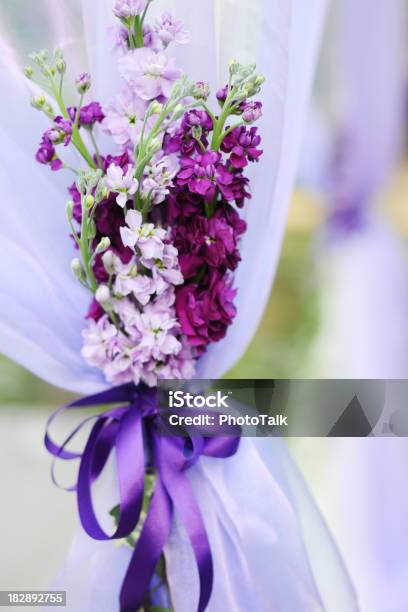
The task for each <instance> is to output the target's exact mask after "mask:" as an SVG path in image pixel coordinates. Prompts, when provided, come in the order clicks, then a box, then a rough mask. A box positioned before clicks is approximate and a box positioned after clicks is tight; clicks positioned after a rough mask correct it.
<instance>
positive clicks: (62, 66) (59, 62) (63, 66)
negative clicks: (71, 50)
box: [55, 57, 67, 74]
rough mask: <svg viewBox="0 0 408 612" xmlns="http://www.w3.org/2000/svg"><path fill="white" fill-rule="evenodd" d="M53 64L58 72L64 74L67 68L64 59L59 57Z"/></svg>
mask: <svg viewBox="0 0 408 612" xmlns="http://www.w3.org/2000/svg"><path fill="white" fill-rule="evenodd" d="M55 65H56V67H57V70H58V72H59V74H64V73H65V71H66V69H67V62H66V61H65V60H64V58H62V57H59V58H58V59H57V60H56V62H55Z"/></svg>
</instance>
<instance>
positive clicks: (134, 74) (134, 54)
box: [118, 47, 182, 100]
mask: <svg viewBox="0 0 408 612" xmlns="http://www.w3.org/2000/svg"><path fill="white" fill-rule="evenodd" d="M118 65H119V72H120V74H121V76H123V78H124V79H125V80H126V81H127V82H128V83H129V85H131V86H132V87H133V89H134V91H135V92H136V94H137V95H138V96H140V97H141V98H143V100H154V99H155V98H158V97H159V96H161V95H163V96H165V97H166V98H168V97H170V94H171V91H172V89H173V85H174V83H175V81H177V79H179V78H180V77H181V74H182V73H181V70H180V69H179V68H177V67H176V65H175V60H174V58H168V57H167V56H166V55H164V53H156V52H155V51H153V50H152V49H148V48H146V47H144V48H142V49H135V50H133V51H129V52H128V53H126V55H124V56H123V57H121V58H120V59H119V62H118Z"/></svg>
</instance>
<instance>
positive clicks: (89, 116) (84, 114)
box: [67, 102, 105, 127]
mask: <svg viewBox="0 0 408 612" xmlns="http://www.w3.org/2000/svg"><path fill="white" fill-rule="evenodd" d="M67 110H68V114H69V116H70V119H71V121H72V122H74V121H75V118H76V113H77V109H76V107H75V106H70V107H69V108H68V109H67ZM104 118H105V115H104V114H103V110H102V107H101V105H100V104H99V102H91V103H90V104H87V105H86V106H83V107H82V108H81V110H80V113H79V122H78V125H79V127H82V126H85V127H87V126H91V127H92V125H94V123H101V122H102V121H103V120H104Z"/></svg>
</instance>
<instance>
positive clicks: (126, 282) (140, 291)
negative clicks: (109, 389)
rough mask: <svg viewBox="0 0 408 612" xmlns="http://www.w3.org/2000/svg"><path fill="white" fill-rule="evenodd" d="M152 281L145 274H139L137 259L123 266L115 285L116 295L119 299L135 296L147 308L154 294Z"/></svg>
mask: <svg viewBox="0 0 408 612" xmlns="http://www.w3.org/2000/svg"><path fill="white" fill-rule="evenodd" d="M154 291H155V289H154V285H153V282H152V279H151V278H150V277H149V276H146V275H145V274H139V273H138V269H137V264H136V260H135V258H133V259H132V260H131V261H130V262H129V263H128V264H126V265H123V264H122V265H121V269H120V271H119V272H118V273H117V276H116V279H115V283H114V293H115V296H117V297H123V296H128V295H131V294H132V295H134V297H135V298H136V299H137V300H138V302H139V303H140V304H142V305H143V306H145V305H146V304H147V303H148V302H149V300H150V296H151V295H152V294H153V293H154Z"/></svg>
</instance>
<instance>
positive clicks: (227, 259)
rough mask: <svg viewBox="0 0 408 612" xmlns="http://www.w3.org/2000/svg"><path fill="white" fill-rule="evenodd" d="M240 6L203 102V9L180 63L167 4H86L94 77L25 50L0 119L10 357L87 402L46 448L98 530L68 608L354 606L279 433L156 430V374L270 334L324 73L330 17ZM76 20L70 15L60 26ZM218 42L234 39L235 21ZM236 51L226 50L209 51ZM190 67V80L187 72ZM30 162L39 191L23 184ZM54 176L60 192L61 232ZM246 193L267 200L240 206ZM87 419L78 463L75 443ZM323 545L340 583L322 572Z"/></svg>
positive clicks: (214, 371)
mask: <svg viewBox="0 0 408 612" xmlns="http://www.w3.org/2000/svg"><path fill="white" fill-rule="evenodd" d="M234 3H235V4H236V5H237V6H239V10H237V11H235V12H234V14H232V12H231V11H229V8H228V7H229V4H228V6H227V3H226V4H225V5H224V4H223V6H222V7H221V6H220V7H219V11H220V13H221V15H222V16H223V17H228V19H230V20H231V21H234V23H237V21H239V20H240V19H242V23H241V26H240V32H241V34H240V36H238V34H237V35H236V36H237V40H239V41H240V44H241V41H242V49H241V48H240V49H239V50H240V51H242V53H243V55H244V56H245V54H246V56H247V58H246V59H247V62H246V63H245V64H240V63H238V62H237V61H231V62H230V63H229V66H228V70H227V76H226V78H225V77H224V78H223V79H222V81H220V83H224V87H222V88H221V89H220V90H217V88H216V87H214V86H212V87H211V89H212V92H213V96H210V91H209V89H210V88H209V86H208V85H207V84H206V82H204V81H198V82H197V80H196V79H194V80H192V81H190V80H189V74H192V73H194V71H195V70H196V69H199V70H201V69H202V73H204V74H205V81H210V80H211V81H215V72H216V67H215V65H214V66H213V64H212V60H211V61H210V60H209V61H208V62H207V64H208V66H210V69H207V70H206V69H205V66H204V64H205V63H206V62H205V60H206V58H205V57H204V56H203V57H201V58H200V57H198V51H199V50H200V49H201V52H204V51H205V53H208V54H214V53H215V52H216V48H217V45H216V44H214V45H213V44H212V43H211V42H210V41H211V40H212V38H211V39H210V37H211V36H214V30H215V27H214V21H213V18H214V14H213V9H214V7H213V3H212V2H208V3H206V4H198V3H191V2H187V1H184V0H177V6H180V12H181V11H182V8H181V7H183V8H184V9H185V11H184V13H183V14H184V15H185V18H186V19H187V20H189V28H190V29H191V27H192V28H193V30H194V32H195V34H194V36H192V42H191V46H190V48H189V49H188V50H187V47H186V46H185V45H186V44H187V42H188V33H187V32H186V31H185V29H184V27H183V26H182V25H181V23H179V22H178V21H177V20H175V19H174V18H173V17H172V16H170V15H169V14H168V13H164V14H163V15H160V14H159V13H158V12H155V5H156V2H147V1H146V0H128V1H117V2H116V1H115V2H114V1H113V0H106V2H101V4H100V5H99V4H98V8H97V10H96V9H95V5H94V3H91V2H90V1H88V0H83V2H82V3H81V6H82V10H83V17H84V26H85V39H86V42H87V43H88V46H89V49H88V52H89V55H90V64H91V66H92V67H93V68H95V67H96V68H97V69H96V70H95V71H94V72H93V75H92V81H91V77H90V76H89V75H88V74H87V73H83V74H81V75H80V76H79V77H78V78H77V79H76V81H75V87H76V96H75V97H74V98H70V96H69V94H68V93H67V92H68V91H69V87H70V82H71V81H72V79H69V78H68V71H69V65H67V64H68V62H67V61H66V59H65V57H66V54H65V56H64V55H63V53H62V52H61V51H60V50H57V51H56V52H55V53H53V54H51V53H49V52H47V51H40V52H39V53H35V54H32V56H31V62H30V65H29V66H27V67H26V69H25V75H26V77H27V78H28V79H29V86H30V88H31V91H32V92H33V97H32V105H33V106H34V107H35V108H36V109H38V111H40V112H39V113H38V114H37V116H35V115H34V117H33V120H32V123H30V124H28V125H27V126H26V127H25V129H24V130H23V131H22V132H21V131H19V129H18V127H17V128H16V129H14V128H15V126H14V125H12V124H11V123H10V124H7V125H2V126H1V136H2V142H3V144H4V149H5V150H7V151H8V155H7V157H6V158H5V160H4V164H3V167H2V168H0V174H1V177H2V185H3V189H4V199H5V200H9V201H12V202H13V203H14V206H13V207H12V206H7V207H5V210H4V224H3V226H2V227H1V228H0V245H1V248H2V250H3V252H4V253H5V256H4V257H3V258H2V259H1V260H0V271H1V277H2V284H1V290H2V300H0V314H1V318H2V324H1V326H0V336H1V341H2V350H4V352H6V353H7V355H8V356H10V357H12V358H14V359H16V360H17V361H19V362H20V363H22V364H23V365H25V366H26V367H28V368H29V369H31V370H32V371H34V372H35V373H36V374H38V375H40V376H42V377H43V378H44V379H45V380H48V381H49V382H52V383H53V384H56V385H59V386H61V387H63V388H66V389H70V390H73V391H76V392H81V393H84V394H86V395H87V397H84V398H82V399H80V400H77V401H75V402H73V403H72V404H70V405H69V406H66V407H64V408H62V409H60V410H59V411H57V412H56V413H55V414H54V415H53V416H52V417H51V418H50V421H49V425H53V423H54V421H55V419H56V418H57V417H58V416H59V415H60V414H61V413H62V412H67V411H68V412H73V411H78V412H79V413H81V414H82V413H83V412H84V410H86V415H87V416H86V417H85V418H84V419H83V420H82V421H81V422H80V423H79V425H78V426H77V427H76V428H75V429H74V430H73V431H72V432H71V433H70V435H69V436H68V437H67V438H66V439H65V441H63V442H62V443H56V442H54V439H53V436H51V434H50V431H49V428H48V430H47V434H46V437H45V443H46V446H47V449H48V450H49V451H50V453H52V454H53V455H54V460H55V461H57V460H65V461H75V460H79V463H80V467H79V472H78V478H77V481H76V483H75V485H74V486H73V487H71V488H70V489H71V490H72V489H74V490H76V493H77V499H78V510H79V515H80V519H81V523H82V526H83V528H84V532H85V533H86V535H84V533H83V532H82V531H81V533H80V535H79V536H78V538H77V540H76V542H75V543H74V546H73V549H72V551H71V553H70V555H69V556H68V559H67V564H66V566H65V567H64V569H63V570H62V574H61V575H60V577H59V578H58V579H57V582H56V584H55V587H59V588H61V590H67V592H68V605H69V609H70V610H72V611H75V612H77V611H80V612H82V611H84V612H93V611H94V610H95V611H98V612H111V611H112V610H117V609H120V610H122V611H125V610H126V611H130V610H132V611H133V610H138V609H142V610H150V611H156V612H158V610H175V611H176V612H191V610H196V609H198V610H204V609H206V610H209V611H210V612H219V610H244V611H245V612H246V611H247V610H248V611H249V610H253V609H256V610H275V609H276V610H277V611H279V612H292V611H293V610H302V611H303V610H304V611H306V612H308V611H309V610H310V611H312V610H313V612H314V611H317V610H319V611H320V610H324V609H325V607H324V606H325V603H326V599H327V598H326V595H327V588H326V590H325V587H327V583H329V582H330V584H332V583H333V582H335V583H336V584H337V585H338V588H337V593H338V597H337V601H338V602H339V606H340V607H338V608H337V609H336V608H335V607H331V608H327V609H330V610H335V609H336V612H337V610H340V611H341V612H343V610H344V609H350V610H352V609H355V608H354V607H353V606H354V599H353V593H352V589H351V588H350V585H349V582H348V578H347V576H346V575H345V572H344V570H343V567H342V566H341V562H340V561H339V559H338V556H337V552H336V550H335V547H334V546H333V543H332V542H331V540H330V537H328V535H327V533H326V530H325V526H324V524H323V523H322V522H321V520H320V517H319V515H318V513H317V511H316V509H315V507H314V505H313V503H312V502H311V500H310V497H309V496H308V493H307V490H306V489H305V487H304V485H303V482H302V480H301V479H300V477H299V475H298V474H297V472H296V470H295V469H294V466H293V464H292V463H291V461H290V459H289V457H288V454H287V452H286V450H285V447H284V445H283V444H281V443H280V441H279V440H273V441H272V440H267V439H259V440H258V439H257V440H252V439H250V438H242V439H241V440H239V439H237V438H235V437H229V438H222V437H215V438H211V439H207V438H205V437H199V436H198V437H197V436H196V437H194V438H192V439H190V440H185V439H182V438H175V437H172V438H167V437H165V436H162V435H159V433H158V431H157V428H156V422H157V398H156V386H157V385H158V384H160V381H161V380H164V379H189V378H191V377H194V376H195V375H198V376H202V377H204V376H205V377H208V375H210V376H211V377H212V378H214V377H216V376H218V375H219V374H220V373H221V372H222V371H223V370H224V369H225V368H228V367H229V366H230V365H231V364H232V361H233V360H235V359H236V358H237V355H238V354H239V353H240V352H241V351H242V350H243V346H244V345H245V343H246V342H248V340H249V339H250V337H251V334H252V333H253V331H254V329H255V327H256V325H257V322H258V321H259V316H260V313H261V311H262V308H263V305H264V303H265V300H266V298H267V295H268V292H269V287H270V281H271V279H272V276H273V269H274V265H275V263H276V254H277V252H278V247H279V241H280V235H281V233H282V230H283V219H284V214H283V213H284V211H283V208H284V205H285V204H283V205H281V202H287V200H288V195H289V192H290V177H291V175H292V174H293V167H294V158H295V152H294V149H296V142H297V139H296V138H295V137H294V134H295V133H297V132H298V131H299V128H300V124H299V122H300V121H301V118H302V116H304V108H303V107H304V106H305V99H306V91H307V85H308V83H309V81H310V75H311V72H312V65H313V63H314V53H313V50H314V48H315V47H314V41H315V38H316V34H317V30H318V23H319V22H320V20H321V15H322V8H317V7H316V6H315V3H313V7H312V8H311V9H310V10H309V7H308V10H307V11H306V12H304V11H305V10H306V9H305V8H304V7H305V5H304V3H300V2H299V3H297V2H291V3H286V2H281V1H280V0H273V2H272V1H271V0H268V2H264V1H263V0H257V2H254V3H251V6H249V4H248V3H247V2H241V0H240V1H237V2H234ZM158 4H159V3H158V2H157V5H158ZM166 4H167V3H166ZM168 4H169V5H171V2H170V0H169V2H168ZM292 4H293V7H292V9H293V11H292V12H293V15H292V17H291V5H292ZM50 5H52V6H54V3H53V2H52V3H50ZM108 5H109V9H110V20H111V24H112V23H114V18H113V16H112V12H111V9H112V8H113V10H114V14H115V17H116V18H117V19H118V21H117V22H116V27H115V26H114V27H113V29H112V28H111V30H110V36H111V41H110V42H109V40H108V39H106V38H104V39H103V42H102V41H99V38H98V36H99V34H98V35H97V36H95V32H99V31H100V30H103V34H104V36H105V35H107V33H106V32H105V30H106V28H102V27H101V22H100V20H101V21H102V15H104V11H105V9H106V7H107V6H108ZM173 5H174V3H173ZM289 5H290V6H289ZM67 7H68V4H66V3H64V4H61V6H60V7H59V9H60V11H61V15H63V14H64V12H66V11H68V8H67ZM302 7H303V8H302ZM153 12H155V18H154V19H152V20H150V19H149V17H150V15H151V14H152V13H153ZM248 16H249V17H250V19H249V18H248V19H247V17H248ZM44 18H45V15H44ZM291 19H292V21H291ZM149 21H150V24H149V23H148V22H149ZM254 22H259V23H264V24H268V27H269V26H270V24H272V23H273V28H272V29H273V31H272V30H271V29H269V30H268V28H266V27H265V28H262V29H261V30H260V29H254V27H253V24H254ZM300 24H301V27H300ZM271 27H272V26H271ZM222 30H223V39H225V40H226V39H228V38H229V37H230V36H231V32H232V29H231V32H230V31H229V30H228V28H225V27H224V26H223V28H222ZM261 31H262V36H261V35H260V37H259V45H260V49H259V50H258V51H257V52H256V56H257V59H261V60H262V61H261V63H262V67H263V68H265V69H269V67H270V65H272V63H273V65H274V72H275V74H274V75H273V78H272V79H270V78H268V79H267V81H266V82H265V88H268V91H267V96H265V93H264V91H263V92H262V94H261V91H260V90H261V87H262V85H263V80H264V79H263V77H262V76H260V75H259V74H258V73H257V72H256V69H255V66H253V65H251V64H250V65H248V64H249V63H250V62H251V61H252V49H253V44H252V42H251V44H248V45H245V41H247V42H248V37H249V38H250V37H251V35H252V34H253V33H254V32H255V33H257V35H258V33H259V32H261ZM299 32H302V36H300V35H299ZM234 36H235V35H234ZM207 38H208V40H207ZM203 40H204V42H203ZM99 43H100V44H99ZM111 46H114V47H115V49H116V56H115V57H116V60H115V61H116V72H117V73H118V74H119V76H120V77H121V82H122V84H121V86H120V88H119V89H116V87H115V86H114V85H113V84H114V82H115V77H114V72H113V70H111V69H110V63H109V62H110V61H111V53H110V49H109V48H110V47H111ZM107 49H109V53H108V51H107ZM179 49H180V50H179ZM224 50H225V49H224V47H223V46H222V45H219V49H218V50H217V53H218V52H219V54H220V56H222V55H223V51H224ZM173 52H174V54H175V56H177V61H176V60H175V59H173V58H172V57H171V54H172V53H173ZM92 55H94V56H97V62H92ZM228 55H230V56H232V57H233V56H234V55H235V53H231V54H228ZM225 59H226V60H227V59H228V58H225ZM0 63H1V64H2V67H3V63H4V64H5V70H4V74H5V75H6V76H7V78H8V85H9V89H10V98H9V101H7V103H8V104H9V106H8V114H7V116H10V117H11V116H13V115H15V114H16V113H19V114H22V113H24V111H23V110H21V100H22V92H21V89H20V88H19V81H18V78H17V76H16V70H15V65H14V62H13V61H12V60H11V59H10V56H9V55H8V54H7V53H3V55H2V57H0ZM181 65H183V66H186V65H190V67H191V68H192V70H191V71H186V72H187V74H183V72H182V71H181V69H180V68H179V66H181ZM297 65H299V70H294V67H295V68H296V66H297ZM300 67H301V69H300ZM98 68H99V69H98ZM289 68H290V70H289ZM271 76H272V75H271ZM198 77H199V78H200V75H198ZM270 80H272V84H270V85H269V83H270ZM95 89H96V90H97V91H98V93H99V92H100V91H101V90H102V89H104V90H105V92H106V91H109V98H110V100H107V99H102V98H101V99H100V102H99V101H98V100H95V99H94V98H92V97H90V96H91V93H92V91H93V90H95ZM214 94H215V95H214ZM258 95H259V96H260V97H261V95H262V97H263V102H264V103H265V102H267V103H268V113H267V117H266V116H265V117H264V118H263V119H267V126H268V129H267V130H263V132H262V133H263V136H264V140H266V143H267V145H266V146H264V147H263V148H264V154H265V158H266V160H267V166H268V170H267V172H266V176H265V175H264V174H263V175H262V177H261V179H262V180H259V177H258V181H257V183H255V181H254V180H252V179H253V174H251V170H252V171H253V169H254V168H256V167H257V168H259V167H260V166H261V164H257V163H256V162H258V161H259V159H260V157H261V153H262V152H261V149H260V136H259V134H258V132H257V128H256V127H254V125H253V124H254V123H255V122H256V121H257V119H259V118H260V116H261V113H262V106H261V103H260V101H259V100H258ZM97 98H98V96H97ZM288 101H290V104H289V103H288ZM20 110H21V113H20ZM265 115H266V114H265ZM40 119H41V120H46V121H47V122H48V125H47V129H46V131H45V132H44V134H43V136H42V139H41V143H40V146H39V148H38V151H37V153H36V159H37V162H39V163H40V164H44V165H48V166H49V167H50V169H51V171H53V174H52V175H51V176H52V179H53V180H50V175H48V176H46V175H45V173H42V172H40V171H39V170H40V168H39V167H38V165H34V163H33V164H32V161H33V160H32V159H31V157H29V156H28V155H27V140H28V136H29V135H30V134H29V132H30V131H31V130H29V128H31V126H34V125H36V124H38V123H39V120H40ZM284 126H285V127H284ZM38 132H40V130H38ZM30 136H31V135H30ZM30 142H31V144H30V146H32V140H30ZM31 164H32V165H31ZM22 167H25V168H27V175H29V176H30V177H32V178H31V181H28V179H27V181H26V182H25V181H23V180H21V176H22V175H21V172H20V169H21V168H22ZM265 167H266V166H265ZM62 170H66V172H67V173H72V174H73V176H72V178H71V180H70V181H66V182H65V183H63V174H62ZM250 177H251V178H250ZM61 179H62V181H61ZM61 183H63V189H64V191H65V190H66V188H67V187H68V189H69V192H70V195H69V201H68V203H67V206H66V216H67V223H66V224H65V225H64V223H61V220H62V221H63V217H64V214H63V212H61V211H60V208H59V206H58V203H59V201H60V200H61V191H60V190H59V187H60V185H61ZM56 186H58V188H57V187H56ZM251 186H252V187H254V186H256V198H254V201H253V202H251V203H250V204H249V206H245V207H244V204H245V203H246V202H248V200H249V198H250V196H251ZM272 192H273V194H274V197H273V198H272V197H271V195H270V194H271V193H272ZM27 194H30V197H27ZM31 200H35V201H36V202H38V207H34V206H33V205H32V201H31ZM272 200H273V202H276V201H277V200H279V205H276V206H272ZM40 204H41V206H42V208H41V214H40V212H39V205H40ZM282 211H283V212H282ZM244 215H245V220H244ZM22 219H24V223H22V222H21V220H22ZM45 220H46V221H45ZM247 222H248V223H247ZM247 238H248V239H247ZM254 245H255V247H254ZM241 258H242V262H241V265H239V264H240V260H241ZM69 261H71V262H72V264H71V268H72V270H69V263H68V262H69ZM72 273H73V275H74V277H75V282H74V281H73V279H72ZM240 274H241V276H240ZM16 276H18V277H19V278H24V283H16V282H15V278H16ZM243 279H244V281H245V282H243ZM228 328H230V330H229V333H227V332H228ZM237 329H238V330H239V333H237ZM81 331H82V337H81ZM238 336H239V339H238ZM203 364H204V367H203ZM214 364H215V365H214ZM89 394H91V395H89ZM88 408H89V410H88ZM87 426H88V428H90V431H89V434H88V437H87V440H86V443H85V445H84V448H83V450H82V451H80V452H78V451H74V450H71V442H72V441H73V439H74V437H76V435H77V434H80V433H81V432H82V433H83V430H84V428H86V427H87ZM77 445H78V442H77ZM112 457H115V459H116V467H115V483H114V487H112V488H114V492H112V491H110V492H109V494H107V495H102V497H103V504H102V506H103V511H101V508H100V507H99V506H98V508H97V509H96V508H95V506H96V504H95V505H94V497H96V496H97V495H96V494H97V493H98V492H100V491H99V485H100V484H101V481H103V478H104V476H105V475H106V473H107V472H108V473H110V467H111V460H112ZM102 484H103V483H102ZM308 532H309V533H310V532H311V533H312V534H313V539H310V538H307V534H308ZM316 534H318V535H319V536H320V538H317V537H316ZM104 540H105V542H104ZM110 540H115V541H116V543H118V544H119V546H116V547H115V546H114V545H113V544H112V542H111V541H110ZM317 540H318V544H319V545H318V546H317V544H316V545H314V542H317ZM322 542H323V543H324V544H325V550H326V551H327V558H330V560H331V567H332V568H333V571H332V572H330V575H329V576H327V574H325V573H322V572H319V568H320V560H321V546H322ZM340 593H341V595H340ZM350 602H352V604H350ZM349 604H350V605H349Z"/></svg>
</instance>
